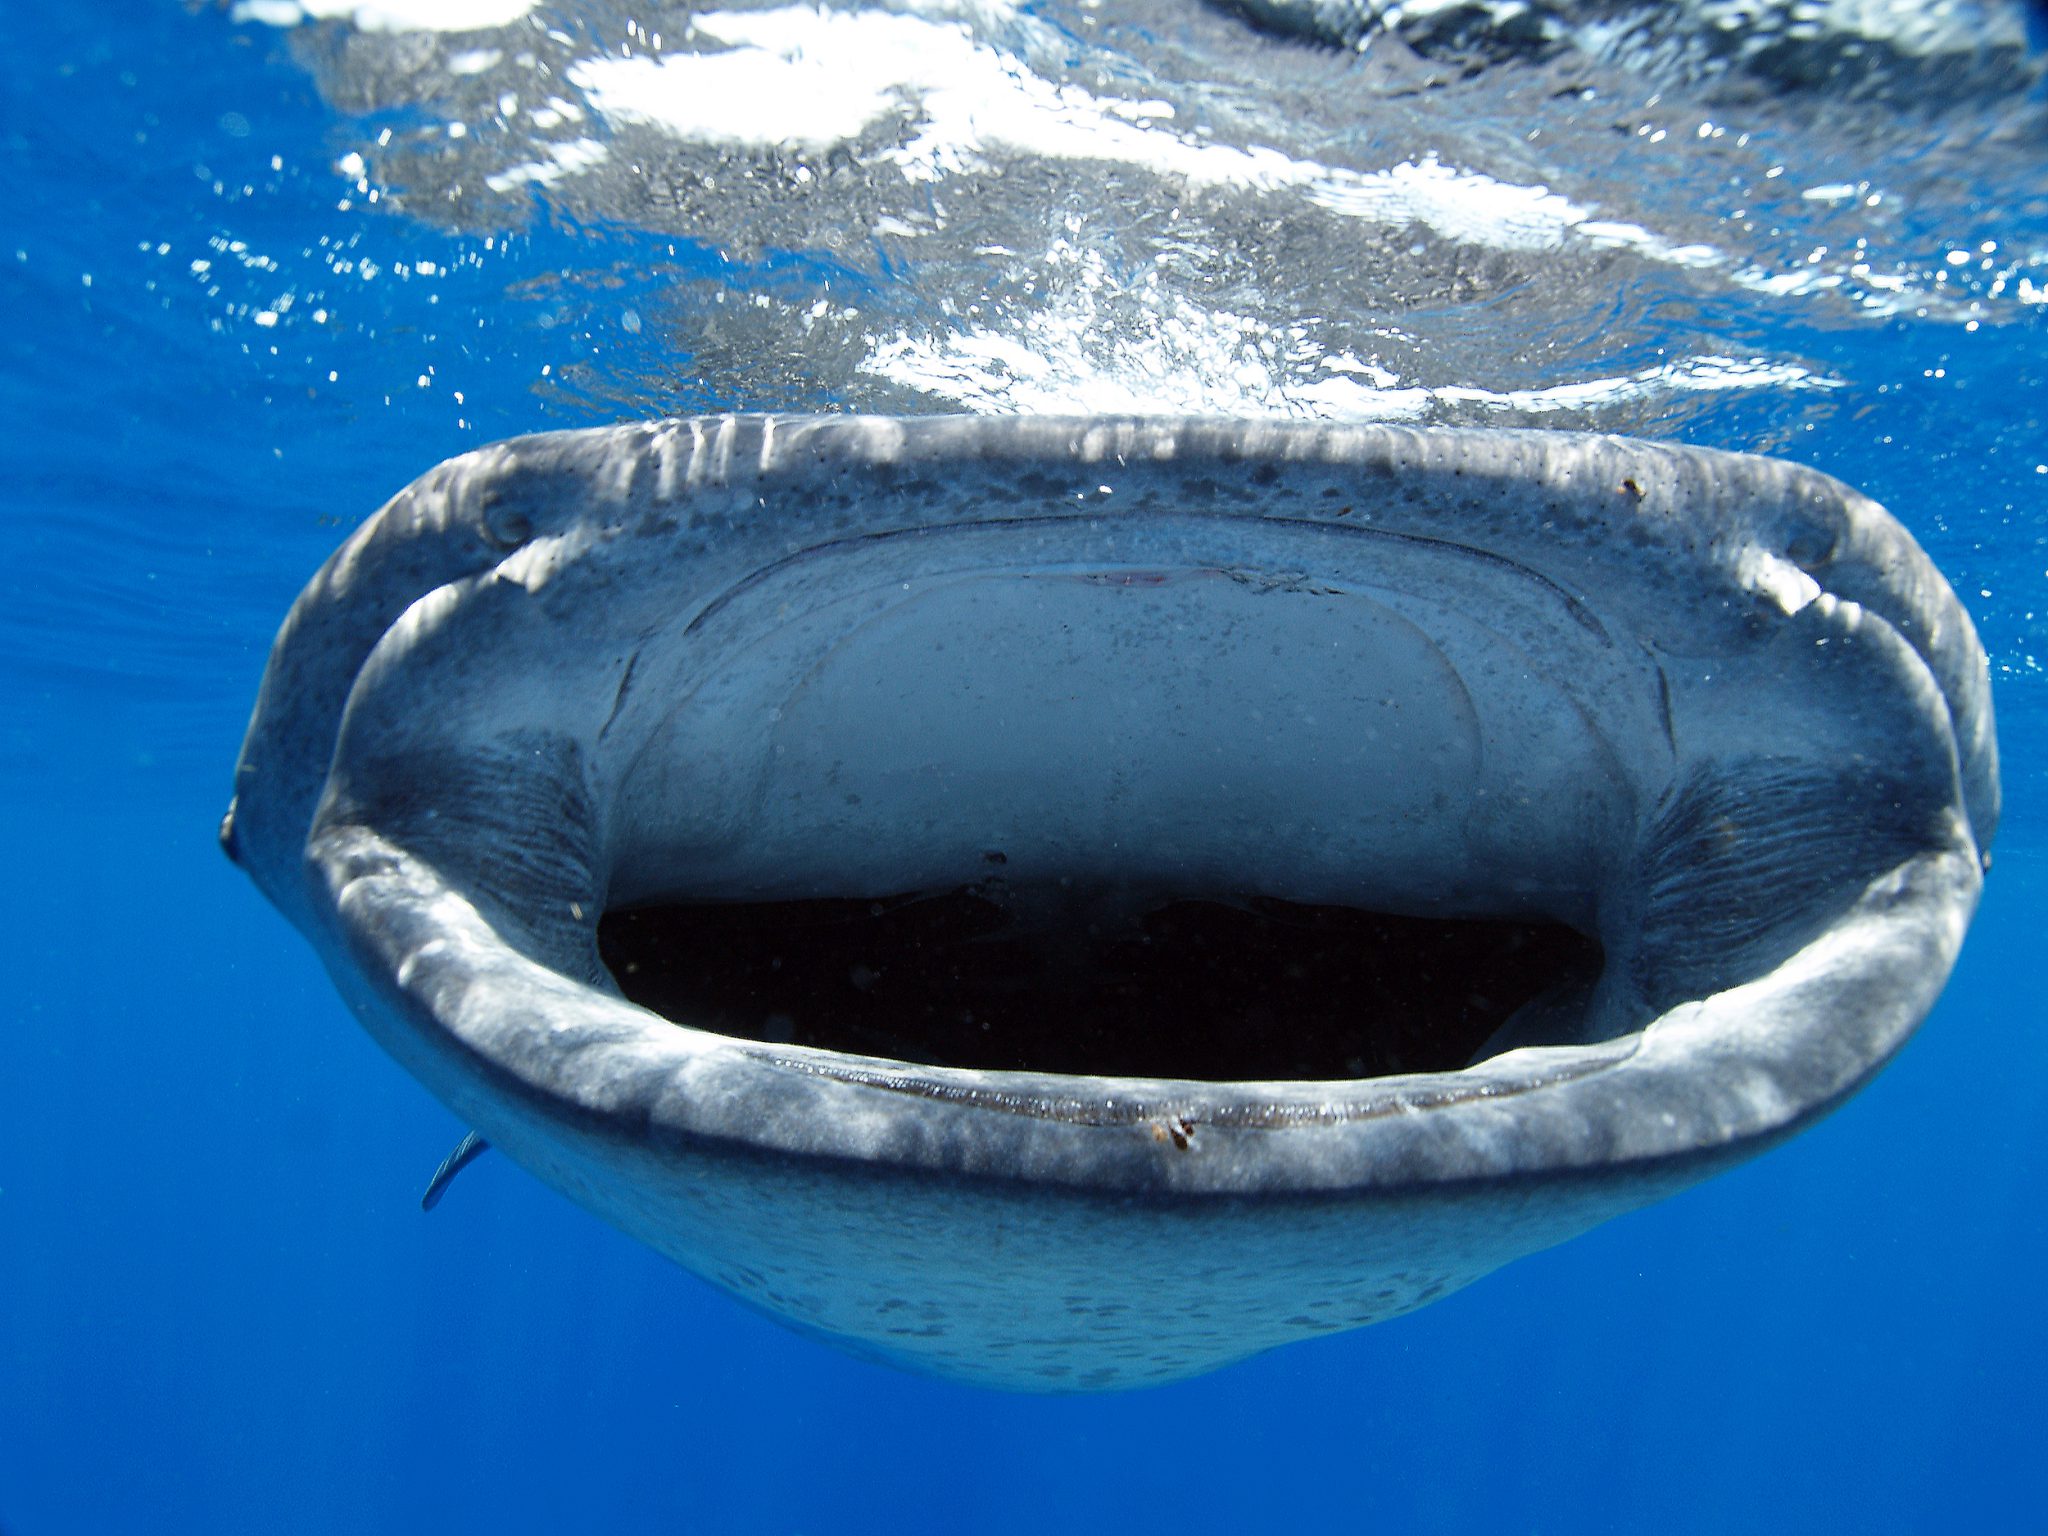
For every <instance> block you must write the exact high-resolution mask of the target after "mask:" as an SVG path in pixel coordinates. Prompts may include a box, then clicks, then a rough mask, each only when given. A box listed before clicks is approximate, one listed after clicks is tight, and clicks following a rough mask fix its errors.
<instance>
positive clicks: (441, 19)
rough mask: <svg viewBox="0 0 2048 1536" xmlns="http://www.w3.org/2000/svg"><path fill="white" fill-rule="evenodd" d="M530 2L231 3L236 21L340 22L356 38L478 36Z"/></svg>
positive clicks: (304, 0) (508, 20)
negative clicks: (376, 34) (411, 34)
mask: <svg viewBox="0 0 2048 1536" xmlns="http://www.w3.org/2000/svg"><path fill="white" fill-rule="evenodd" d="M533 7H534V0H236V4H235V7H234V9H233V11H232V12H231V13H230V14H231V15H232V16H233V17H234V19H235V20H236V21H255V22H261V23H263V24H264V25H265V26H271V27H296V26H298V25H299V24H300V23H302V22H307V21H330V20H337V19H338V20H344V21H348V22H350V23H352V24H353V25H354V26H355V28H356V29H357V30H358V31H361V32H483V31H488V30H490V29H491V28H494V27H508V26H510V25H511V24H512V23H513V22H515V21H517V20H519V19H520V18H521V17H522V16H524V15H526V14H527V12H529V11H531V10H532V9H533Z"/></svg>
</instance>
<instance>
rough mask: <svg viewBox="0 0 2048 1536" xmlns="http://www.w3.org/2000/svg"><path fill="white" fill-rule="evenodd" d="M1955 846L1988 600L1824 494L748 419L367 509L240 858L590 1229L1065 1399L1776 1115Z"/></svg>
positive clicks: (1984, 804) (1470, 439)
mask: <svg viewBox="0 0 2048 1536" xmlns="http://www.w3.org/2000/svg"><path fill="white" fill-rule="evenodd" d="M1996 815H1997V780H1996V760H1995V747H1994V744H1993V739H1992V733H1991V722H1990V711H1989V702H1988V693H1987V687H1986V682H1985V668H1984V662H1983V657H1982V653H1981V651H1980V650H1979V648H1978V646H1977V643H1976V639H1975V636H1974V634H1973V633H1972V631H1971V629H1970V626H1969V622H1968V620H1967V618H1966V617H1965V616H1964V614H1963V612H1962V610H1961V608H1960V607H1959V606H1958V605H1957V604H1956V602H1955V600H1954V597H1953V595H1952V594H1951V593H1950V592H1949V590H1948V588H1947V586H1946V585H1945V584H1944V583H1943V582H1942V581H1941V578H1940V577H1939V575H1938V574H1937V573H1936V572H1935V571H1934V570H1933V568H1932V567H1931V566H1930V565H1929V564H1928V563H1927V561H1926V559H1925V557H1924V556H1923V555H1922V554H1921V553H1920V552H1919V550H1918V549H1917V548H1916V547H1915V546H1914V545H1913V543H1912V541H1911V540H1910V539H1909V538H1908V537H1907V536H1906V535H1905V533H1904V532H1903V531H1902V530H1901V529H1900V528H1899V527H1898V525H1897V524H1896V523H1894V522H1893V521H1892V520H1891V519H1890V518H1889V517H1888V516H1887V515H1886V514H1884V513H1883V512H1882V511H1881V510H1879V509H1878V508H1876V507H1875V506H1873V505H1872V504H1871V503H1869V502H1868V501H1865V500H1864V499H1862V498H1860V497H1858V496H1856V495H1855V494H1854V493H1853V492H1850V491H1848V490H1846V489H1845V488H1843V487H1841V486H1839V485H1838V484H1836V483H1835V482H1833V481H1830V480H1827V479H1826V478H1825V477H1822V476H1819V475H1816V474H1813V473H1811V472H1809V471H1804V470H1800V469H1797V468H1795V467H1792V466H1787V465H1783V464H1777V463H1773V462H1770V461H1766V460H1760V459H1753V458H1744V457H1739V456H1734V455H1724V454H1711V453H1704V452H1698V451H1692V450H1684V449H1676V448H1670V447H1659V446H1652V445H1647V444H1642V443H1631V442H1627V441H1622V440H1617V439H1597V438H1584V437H1575V436H1570V435H1565V434H1534V433H1531V434H1515V433H1458V432H1438V433H1430V432H1412V431H1397V430H1390V429H1382V428H1370V427H1322V426H1313V427H1312V426H1290V425H1285V424H1277V423H1258V424H1246V423H1227V422H1201V421H1195V422H1177V421H1151V422H1146V421H1096V420H1085V421H1083V420H1074V421H1063V420H1035V421H1024V420H981V421H966V420H957V419H943V418H939V419H926V420H911V421H896V420H879V419H847V418H843V419H837V420H799V421H779V422H778V421H772V420H768V419H754V420H743V419H726V420H721V421H711V422H683V423H669V424H660V425H655V426H650V427H645V428H623V429H618V430H613V431H603V432H588V433H568V434H557V435H553V436H549V437H542V438H533V439H526V440H522V441H520V442H515V443H511V444H506V445H502V446H500V447H498V448H494V449H488V450H484V451H483V452H480V453H477V454H472V455H469V456H467V457H466V458H463V459H460V460H456V461H453V462H451V463H450V464H448V465H444V466H442V467H441V468H440V469H439V470H436V471H434V472H433V473H431V474H429V475H428V476H426V477H425V478H423V479H422V480H421V481H419V482H418V483H417V484H415V485H414V486H413V487H411V488H409V489H408V490H407V491H406V492H405V493H403V494H402V495H401V496H400V497H398V498H397V499H396V500H394V501H393V502H392V503H391V505H390V506H388V507H387V508H386V509H385V510H384V511H383V512H382V513H381V514H380V515H379V516H378V517H377V518H376V519H374V520H373V521H372V522H371V523H370V524H368V525H366V527H365V528H364V529H363V530H362V531H361V532H360V533H358V534H357V535H356V537H355V538H354V539H352V540H351V541H350V542H349V544H348V545H347V546H345V547H344V548H343V550H342V551H341V552H339V553H338V554H337V555H336V556H335V558H334V559H333V560H332V561H331V562H330V563H329V565H328V567H327V568H326V569H325V570H324V571H323V572H322V573H321V575H320V576H319V577H318V578H316V579H315V581H314V583H313V584H312V585H311V586H310V587H309V588H308V590H307V593H306V594H305V596H304V597H302V598H301V600H300V602H299V605H298V606H297V607H296V608H295V609H294V611H293V614H292V617H291V619H290V620H289V621H288V623H287V625H286V628H285V630H284V633H283V634H282V635H281V636H280V638H279V642H278V646H277V649H276V652H275V653H274V655H273V658H272V663H271V670H270V673H269V675H268V677H267V678H266V681H265V686H264V692H263V696H262V699H261V700H260V701H259V705H258V709H257V714H256V718H255V720H254V722H253V723H252V726H251V730H250V736H249V740H248V743H247V745H246V747H245V749H244V754H243V761H242V766H241V770H240V778H239V783H238V798H237V804H236V808H235V810H234V812H233V813H232V815H231V818H230V827H229V831H228V840H229V843H230V848H231V851H233V852H235V853H236V854H237V856H238V857H239V858H241V859H242V861H243V862H244V863H246V864H247V865H248V866H249V867H250V869H251V871H252V873H254V874H255V875H256V877H257V878H258V880H259V881H261V882H262V883H263V885H264V887H265V889H266V890H267V891H268V892H269V893H270V894H271V896H272V898H273V899H274V900H276V901H277V902H278V903H279V905H280V906H281V907H283V908H284V909H285V910H286V911H287V913H288V914H289V915H291V916H292V917H293V918H294V919H295V920H296V921H298V922H299V923H300V925H301V926H302V927H304V928H305V929H306V930H307V931H308V932H309V933H310V934H312V935H313V936H314V937H315V939H316V940H317V941H318V942H319V943H320V944H321V945H322V947H323V949H324V950H325V952H326V953H327V955H328V958H329V961H330V964H331V965H332V967H333V968H334V970H335V973H336V976H337V978H338V980H339V981H340V982H341V984H342V986H343V988H344V990H345V991H346V992H347V993H348V994H349V996H350V998H351V1001H352V1002H353V1003H354V1004H355V1006H356V1007H357V1009H358V1011H359V1012H360V1013H361V1014H362V1015H363V1017H364V1019H365V1022H366V1023H367V1024H368V1025H369V1026H370V1027H371V1029H372V1030H373V1031H374V1032H375V1033H376V1034H377V1035H378V1037H379V1038H380V1039H381V1040H382V1041H383V1042H384V1043H385V1044H386V1045H387V1046H388V1047H389V1048H390V1049H391V1050H392V1051H393V1052H394V1054H396V1055H397V1056H399V1058H400V1059H401V1060H402V1061H404V1062H405V1063H406V1064H407V1065H408V1066H409V1067H410V1068H411V1069H412V1070H413V1071H415V1072H416V1073H417V1074H418V1075H419V1076H420V1077H421V1078H422V1079H423V1080H424V1081H426V1082H427V1083H428V1084H429V1085H430V1086H431V1087H433V1088H434V1089H435V1091H436V1092H438V1093H439V1094H440V1095H441V1096H442V1097H443V1098H444V1099H446V1100H447V1101H448V1102H449V1103H450V1105H451V1106H453V1107H454V1108H455V1109H456V1110H457V1111H458V1112H459V1113H461V1114H463V1115H464V1116H465V1117H466V1118H468V1119H469V1120H470V1121H471V1123H473V1124H475V1125H476V1126H477V1127H478V1128H479V1129H480V1130H481V1131H482V1132H483V1133H484V1134H486V1135H488V1136H489V1137H490V1138H491V1140H492V1141H493V1142H495V1143H499V1144H502V1145H503V1146H504V1147H505V1148H506V1149H507V1150H508V1151H510V1152H511V1153H512V1155H513V1156H514V1157H516V1158H517V1159H518V1160H519V1161H521V1162H522V1163H524V1164H526V1165H527V1166H529V1167H531V1168H533V1169H534V1170H535V1171H536V1172H538V1173H539V1174H540V1175H541V1176H542V1177H544V1178H547V1179H548V1180H549V1181H550V1182H552V1183H555V1184H556V1185H557V1186H558V1187H560V1188H562V1189H564V1190H565V1191H567V1192H568V1193H570V1194H571V1195H573V1196H574V1197H575V1198H577V1199H579V1200H581V1201H583V1202H584V1203H585V1204H587V1205H590V1206H591V1207H593V1208H594V1209H597V1210H599V1211H600V1212H602V1213H603V1214H605V1215H607V1216H608V1217H610V1218H611V1219H613V1220H614V1221H617V1222H618V1223H619V1224H621V1225H622V1226H624V1227H626V1228H627V1229H628V1230H630V1231H633V1232H635V1233H636V1234H638V1235H640V1236H642V1237H643V1238H645V1239H647V1240H648V1241H650V1242H652V1243H654V1244H655V1245H656V1246H658V1247H660V1248H661V1249H663V1251H665V1252H668V1253H670V1254H672V1255H674V1256H676V1257H678V1258H679V1259H681V1260H683V1261H684V1262H685V1263H688V1264H690V1265H692V1266H693V1267H695V1268H697V1269H699V1270H700V1271H702V1272H704V1273H706V1274H708V1275H710V1276H711V1277H712V1278H714V1279H716V1280H717V1281H718V1282H719V1283H721V1284H723V1285H726V1286H727V1287H728V1288H730V1289H732V1290H734V1291H735V1292H737V1293H739V1294H741V1295H742V1296H745V1297H747V1298H748V1299H750V1300H752V1301H754V1302H756V1303H757V1304H759V1305H762V1306H764V1307H767V1308H768V1309H770V1310H772V1311H775V1312H776V1313H778V1314H779V1315H782V1316H784V1317H786V1318H788V1319H790V1320H792V1321H794V1322H796V1323H798V1324H799V1325H801V1326H805V1327H810V1328H815V1329H817V1330H820V1331H823V1332H826V1333H830V1334H833V1335H835V1336H838V1337H840V1338H842V1339H843V1340H847V1341H851V1342H853V1343H855V1344H856V1345H857V1346H858V1347H862V1348H865V1349H868V1350H871V1351H874V1352H878V1353H881V1354H884V1355H887V1356H889V1357H890V1358H895V1359H900V1360H907V1361H910V1362H912V1363H917V1364H920V1365H923V1366H926V1367H928V1368H931V1369H936V1370H941V1371H945V1372H949V1373H952V1374H956V1375H962V1376H968V1377H972V1378H975V1379H980V1380H986V1381H992V1382H998V1383H1002V1384H1008V1385H1024V1386H1107V1385H1121V1384H1129V1383H1132V1382H1138V1381H1145V1380H1156V1379H1164V1378H1166V1377H1170V1376H1174V1375H1183V1374H1186V1373H1188V1372H1189V1371H1193V1370H1199V1369H1202V1368H1204V1367H1206V1366H1208V1365H1211V1364H1214V1363H1217V1362H1219V1361H1222V1360H1226V1359H1230V1358H1235V1357H1237V1356H1240V1355H1243V1354H1246V1353H1249V1352H1251V1351H1253V1350H1256V1349H1259V1348H1263V1347H1266V1346H1268V1345H1270V1344H1273V1343H1276V1342H1280V1341H1282V1340H1284V1339H1286V1338H1291V1337H1299V1336H1302V1335H1303V1334H1304V1333H1307V1332H1314V1331H1326V1330H1327V1329H1328V1328H1332V1327H1343V1326H1351V1325H1355V1324H1357V1323H1360V1322H1369V1321H1372V1320H1374V1319H1375V1318H1378V1317H1383V1316H1389V1315H1392V1314H1393V1313H1396V1312H1399V1311H1402V1310H1406V1309H1407V1308H1410V1307H1412V1306H1415V1305H1419V1304H1420V1303H1421V1302H1423V1301H1426V1300H1428V1299H1430V1298H1431V1297H1432V1296H1434V1295H1437V1294H1441V1293H1442V1292H1443V1291H1444V1290H1445V1289H1447V1288H1449V1287H1451V1286H1454V1285H1457V1284H1461V1283H1463V1282H1464V1281H1466V1280H1469V1279H1471V1278H1473V1277H1474V1276H1476V1275H1477V1274H1480V1273H1483V1272H1484V1271H1485V1270H1486V1269H1488V1268H1491V1267H1493V1266H1494V1265H1496V1264H1498V1263H1500V1262H1502V1261H1503V1260H1504V1259H1506V1258H1509V1257H1512V1256H1513V1255H1514V1254H1516V1253H1518V1252H1524V1251H1527V1250H1528V1249H1530V1248H1533V1247H1536V1246H1541V1245H1542V1244H1544V1243H1547V1242H1552V1241H1556V1240H1557V1239H1558V1238H1560V1237H1562V1236H1565V1235H1569V1233H1571V1232H1572V1231H1576V1230H1578V1229H1580V1228H1582V1227H1584V1226H1585V1225H1587V1224H1588V1223H1590V1222H1591V1221H1594V1220H1597V1219H1599V1218H1600V1217H1602V1216H1604V1215H1607V1214H1611V1213H1612V1212H1614V1211H1616V1210H1619V1209H1624V1208H1626V1207H1628V1206H1630V1205H1633V1204H1639V1203H1641V1202H1642V1201H1644V1200H1647V1199H1650V1198H1654V1197H1655V1196H1656V1195H1657V1194H1659V1193H1662V1192H1664V1191H1665V1190H1668V1189H1670V1188H1673V1187H1676V1186H1677V1185H1679V1184H1682V1183H1684V1182H1686V1181H1688V1180H1690V1179H1692V1178H1696V1177H1698V1176H1700V1175H1701V1174H1702V1173H1704V1172H1707V1171H1711V1169H1713V1168H1715V1167H1718V1166H1721V1165H1723V1164H1725V1163H1726V1162H1728V1161H1730V1160H1732V1159H1734V1158H1736V1157H1739V1156H1742V1155H1744V1154H1746V1153H1748V1152H1751V1151H1754V1150H1756V1149H1758V1148H1760V1147H1762V1146H1764V1145H1767V1144H1768V1143H1769V1142H1770V1141H1771V1140H1773V1139H1775V1138H1777V1137H1780V1136H1783V1135H1785V1134H1787V1133H1789V1132H1790V1131H1792V1130H1794V1129H1796V1128H1798V1127H1799V1126H1800V1125H1802V1124H1805V1123H1807V1122H1809V1121H1810V1120H1811V1119H1813V1118H1815V1117H1816V1116H1817V1115H1819V1114H1820V1113H1822V1112H1824V1111H1825V1110H1826V1109H1828V1108H1829V1107H1831V1106H1833V1105H1834V1104H1835V1103H1837V1102H1839V1101H1840V1100H1841V1099H1842V1098H1843V1097H1844V1096H1846V1095H1847V1094H1848V1093H1849V1092H1851V1091H1853V1089H1854V1088H1855V1087H1857V1086H1858V1085H1859V1084H1860V1083H1862V1082H1863V1081H1864V1080H1866V1079H1867V1078H1868V1077H1869V1075H1870V1074H1871V1073H1872V1072H1874V1071H1875V1070H1876V1069H1877V1068H1878V1067H1879V1066H1880V1065H1882V1063H1883V1062H1884V1061H1885V1060H1886V1059H1887V1058H1888V1057H1889V1056H1890V1054H1891V1053H1892V1052H1893V1051H1894V1050H1896V1049H1897V1047H1898V1045H1899V1044H1900V1043H1902V1042H1903V1040H1904V1038H1905V1037H1906V1035H1907V1034H1908V1033H1910V1031H1911V1029H1912V1028H1913V1026H1914V1025H1915V1024H1916V1023H1917V1022H1918V1021H1919V1019H1920V1018H1921V1017H1922V1016H1923V1015H1924V1013H1925V1012H1926V1010H1927V1008H1928V1007H1929V1006H1930V1005H1931V1003H1932V1000H1933V998H1934V996H1935V994H1936V993H1937V992H1938V990H1939V988H1940V985H1941V982H1942V980H1943V978H1944V977H1945V975H1946V972H1947V969H1948V966H1949V964H1950V963H1951V961H1952V959H1953V956H1954V953H1955V950H1956V947H1957V945H1958V944H1959V943H1960V941H1961V935H1962V931H1963V927H1964V925H1965V924H1966V922H1967V920H1968V915H1969V912H1970V910H1971V908H1972V906H1973V904H1974V901H1975V898H1976V893H1977V889H1978V884H1979V878H1980V868H1981V860H1982V852H1981V850H1982V849H1983V848H1984V847H1985V846H1987V845H1988V842H1989V838H1990V835H1991V831H1992V828H1993V826H1994V824H1995V820H1996ZM1191 1243H1192V1244H1194V1245H1195V1247H1194V1248H1193V1250H1192V1251H1193V1252H1194V1253H1195V1254H1196V1257H1195V1258H1194V1259H1191V1258H1190V1252H1191V1249H1190V1247H1189V1245H1190V1244H1191Z"/></svg>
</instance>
